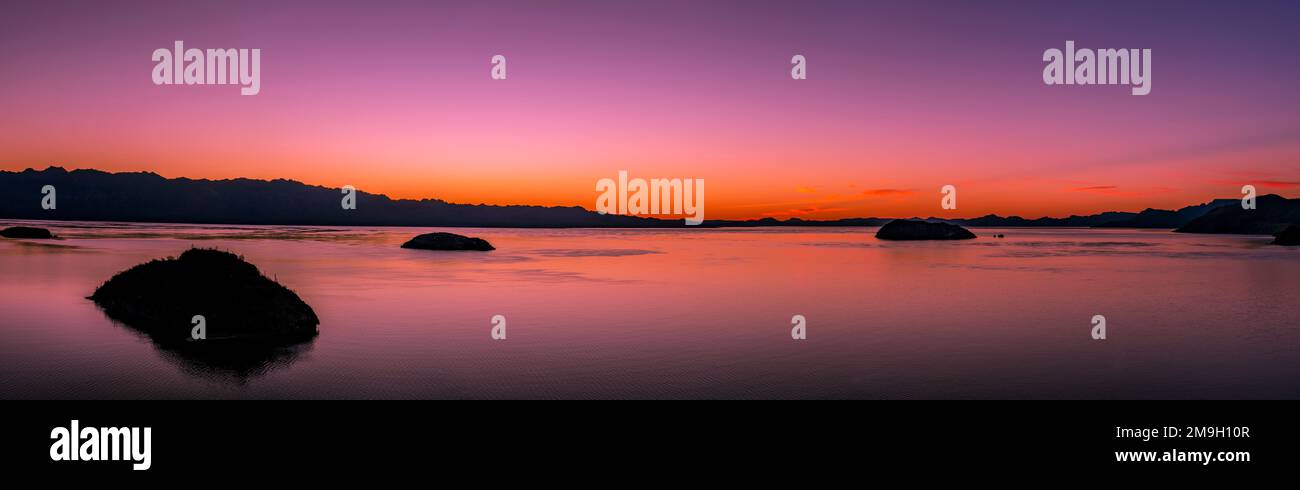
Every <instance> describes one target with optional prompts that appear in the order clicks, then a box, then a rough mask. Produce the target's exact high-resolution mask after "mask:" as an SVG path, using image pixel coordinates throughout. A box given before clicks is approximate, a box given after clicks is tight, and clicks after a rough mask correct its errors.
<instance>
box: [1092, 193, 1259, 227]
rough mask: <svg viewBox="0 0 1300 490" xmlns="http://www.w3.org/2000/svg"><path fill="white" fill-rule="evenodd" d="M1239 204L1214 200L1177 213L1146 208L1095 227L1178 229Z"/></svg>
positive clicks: (1237, 201)
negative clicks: (1202, 217)
mask: <svg viewBox="0 0 1300 490" xmlns="http://www.w3.org/2000/svg"><path fill="white" fill-rule="evenodd" d="M1233 204H1237V205H1240V204H1241V200H1240V199H1215V200H1213V201H1210V202H1207V203H1204V204H1196V205H1193V206H1187V207H1185V208H1182V209H1179V210H1177V211H1168V210H1164V209H1151V208H1147V209H1145V210H1143V211H1142V212H1140V213H1138V214H1137V215H1136V216H1134V217H1132V218H1129V219H1121V220H1117V221H1110V222H1106V223H1102V224H1099V225H1095V226H1097V227H1098V228H1169V229H1173V228H1178V227H1180V226H1183V225H1185V224H1187V223H1190V222H1191V221H1192V220H1194V219H1196V218H1200V217H1201V216H1205V213H1208V212H1210V211H1212V210H1214V209H1215V208H1219V207H1223V206H1229V205H1233Z"/></svg>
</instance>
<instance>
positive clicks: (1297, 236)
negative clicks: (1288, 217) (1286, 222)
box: [1273, 225, 1300, 247]
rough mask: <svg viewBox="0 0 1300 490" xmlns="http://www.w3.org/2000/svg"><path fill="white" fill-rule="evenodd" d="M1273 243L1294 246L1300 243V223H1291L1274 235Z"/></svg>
mask: <svg viewBox="0 0 1300 490" xmlns="http://www.w3.org/2000/svg"><path fill="white" fill-rule="evenodd" d="M1273 245H1285V246H1288V247H1294V246H1297V245H1300V225H1291V226H1288V227H1286V229H1285V230H1282V231H1281V232H1278V234H1277V235H1276V236H1275V237H1273Z"/></svg>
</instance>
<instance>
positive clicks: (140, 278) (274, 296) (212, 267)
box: [89, 248, 320, 348]
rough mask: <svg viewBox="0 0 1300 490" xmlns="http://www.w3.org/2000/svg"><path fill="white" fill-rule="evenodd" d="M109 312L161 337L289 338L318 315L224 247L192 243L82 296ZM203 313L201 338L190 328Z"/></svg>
mask: <svg viewBox="0 0 1300 490" xmlns="http://www.w3.org/2000/svg"><path fill="white" fill-rule="evenodd" d="M89 299H90V300H92V301H94V302H95V303H96V304H98V305H99V307H100V308H102V309H103V310H104V312H105V313H106V314H107V315H108V316H109V317H110V318H113V319H115V320H118V321H120V322H122V323H124V324H126V325H128V326H130V327H133V328H136V329H138V330H141V331H143V332H145V333H146V334H148V335H149V336H150V337H151V338H153V339H154V340H155V341H156V342H158V343H160V344H164V345H178V344H179V345H186V346H190V347H195V348H200V347H210V346H215V345H232V344H238V343H241V342H248V343H261V344H276V345H282V344H291V343H295V342H299V341H303V340H307V339H310V338H312V337H315V336H316V334H317V330H316V326H317V325H318V324H320V320H319V319H318V318H317V317H316V313H315V312H314V311H312V309H311V307H310V306H307V303H305V302H303V300H302V299H300V298H299V297H298V295H297V294H295V293H294V292H293V291H291V290H289V288H286V287H284V286H282V285H280V284H279V283H277V282H275V281H273V280H271V279H268V278H267V277H266V276H263V275H262V273H261V272H259V271H258V269H257V266H254V265H253V264H250V263H248V262H245V261H244V260H243V258H242V257H240V256H238V255H235V254H233V253H230V252H224V251H220V250H213V249H202V248H192V249H190V250H187V251H185V252H184V253H182V254H181V255H180V257H176V258H171V257H168V258H166V259H159V260H152V261H149V262H146V263H144V264H140V265H137V266H135V267H132V268H130V269H127V270H125V271H123V272H121V273H119V274H117V275H115V276H113V277H112V278H111V279H109V280H108V281H107V282H105V283H104V284H103V285H101V286H99V288H98V289H96V290H95V293H94V294H92V295H91V296H90V297H89ZM195 315H202V316H203V317H204V322H205V324H206V325H205V328H206V338H205V339H203V340H195V339H193V338H192V336H191V332H192V331H191V326H192V323H191V321H192V319H193V318H194V316H195Z"/></svg>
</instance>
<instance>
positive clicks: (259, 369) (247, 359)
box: [104, 313, 316, 385]
mask: <svg viewBox="0 0 1300 490" xmlns="http://www.w3.org/2000/svg"><path fill="white" fill-rule="evenodd" d="M104 317H105V318H106V319H108V320H109V321H110V322H112V323H113V325H115V326H117V327H120V328H122V329H125V330H127V331H130V332H131V333H132V334H134V335H136V336H138V337H140V338H143V339H146V340H148V341H149V343H150V344H151V345H152V346H153V347H154V349H155V350H157V351H158V354H159V355H160V356H161V357H162V359H164V360H166V361H167V362H168V363H169V364H172V365H173V366H176V367H177V368H178V369H180V371H181V372H183V373H185V374H187V375H190V376H193V377H197V378H202V379H205V380H208V381H215V382H221V383H230V384H235V385H244V384H247V383H249V382H250V381H252V380H255V379H257V378H260V377H262V376H265V375H267V374H269V373H271V372H274V371H277V370H280V369H285V368H288V367H289V366H291V365H293V363H295V362H297V361H298V360H300V359H302V358H304V357H306V355H307V354H308V353H310V352H311V350H312V347H313V345H314V344H315V342H316V336H315V335H313V336H312V337H311V338H309V339H305V340H302V341H298V342H291V343H283V342H258V341H241V342H221V343H197V342H196V343H188V342H164V341H160V340H159V339H157V338H154V337H152V336H150V335H149V334H148V333H147V332H146V331H145V330H143V329H140V328H136V327H134V326H131V325H130V324H128V323H125V322H122V321H120V320H118V319H115V318H113V317H111V316H109V315H108V314H107V313H105V314H104Z"/></svg>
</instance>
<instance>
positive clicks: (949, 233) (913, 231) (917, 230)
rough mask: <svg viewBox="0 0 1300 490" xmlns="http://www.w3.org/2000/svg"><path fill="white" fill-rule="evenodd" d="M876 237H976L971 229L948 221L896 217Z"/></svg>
mask: <svg viewBox="0 0 1300 490" xmlns="http://www.w3.org/2000/svg"><path fill="white" fill-rule="evenodd" d="M876 238H878V239H881V240H969V239H972V238H975V234H974V233H971V232H970V230H967V229H965V228H962V227H960V226H957V225H952V224H948V223H932V222H929V221H921V220H910V219H896V220H893V221H890V222H889V223H886V224H885V226H882V227H880V231H877V232H876Z"/></svg>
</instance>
